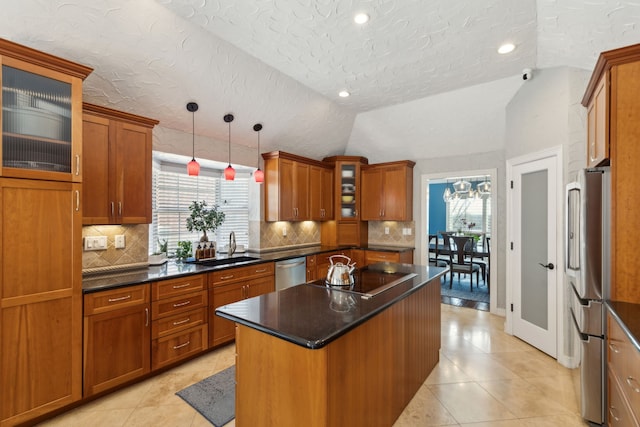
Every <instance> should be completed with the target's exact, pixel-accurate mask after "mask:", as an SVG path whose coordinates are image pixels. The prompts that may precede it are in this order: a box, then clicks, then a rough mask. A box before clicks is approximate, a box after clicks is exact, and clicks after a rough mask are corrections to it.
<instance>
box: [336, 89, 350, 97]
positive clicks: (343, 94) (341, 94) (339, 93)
mask: <svg viewBox="0 0 640 427" xmlns="http://www.w3.org/2000/svg"><path fill="white" fill-rule="evenodd" d="M349 95H351V94H350V93H349V92H347V91H346V90H341V91H340V92H338V96H339V97H340V98H346V97H347V96H349Z"/></svg>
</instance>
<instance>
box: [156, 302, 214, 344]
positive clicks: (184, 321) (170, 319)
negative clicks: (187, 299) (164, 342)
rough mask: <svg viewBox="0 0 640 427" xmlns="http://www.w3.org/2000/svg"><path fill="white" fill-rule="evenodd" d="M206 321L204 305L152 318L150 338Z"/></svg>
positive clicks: (202, 323)
mask: <svg viewBox="0 0 640 427" xmlns="http://www.w3.org/2000/svg"><path fill="white" fill-rule="evenodd" d="M207 321H208V319H207V308H206V307H204V308H198V309H196V310H191V311H187V312H185V313H178V314H175V315H170V316H166V317H162V318H160V319H158V320H154V321H153V323H152V324H151V338H153V339H156V338H160V337H164V336H167V335H171V334H173V333H176V332H180V331H183V330H185V329H189V328H192V327H194V326H200V325H204V324H206V323H207Z"/></svg>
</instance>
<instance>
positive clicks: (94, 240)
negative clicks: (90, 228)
mask: <svg viewBox="0 0 640 427" xmlns="http://www.w3.org/2000/svg"><path fill="white" fill-rule="evenodd" d="M106 249H107V236H87V237H85V238H84V250H85V251H104V250H106Z"/></svg>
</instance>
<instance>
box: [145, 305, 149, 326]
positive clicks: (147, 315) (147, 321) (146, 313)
mask: <svg viewBox="0 0 640 427" xmlns="http://www.w3.org/2000/svg"><path fill="white" fill-rule="evenodd" d="M144 314H145V317H146V319H147V320H146V321H145V322H144V326H149V309H148V308H145V309H144Z"/></svg>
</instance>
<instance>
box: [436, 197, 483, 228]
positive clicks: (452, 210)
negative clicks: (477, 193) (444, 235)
mask: <svg viewBox="0 0 640 427" xmlns="http://www.w3.org/2000/svg"><path fill="white" fill-rule="evenodd" d="M446 205H447V207H446V214H447V230H451V231H461V232H465V231H467V232H480V233H483V234H484V235H487V236H491V197H490V196H489V197H483V198H475V197H470V198H466V199H462V198H460V199H452V200H450V201H448V202H446Z"/></svg>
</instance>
